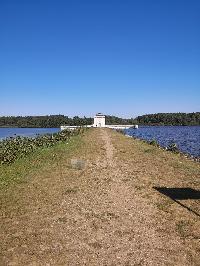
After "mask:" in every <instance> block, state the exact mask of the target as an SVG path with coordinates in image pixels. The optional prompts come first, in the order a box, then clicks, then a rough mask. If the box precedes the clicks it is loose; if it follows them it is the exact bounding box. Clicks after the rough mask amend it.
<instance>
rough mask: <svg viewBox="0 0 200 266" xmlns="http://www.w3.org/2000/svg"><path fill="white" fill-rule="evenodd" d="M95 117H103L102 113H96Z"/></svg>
mask: <svg viewBox="0 0 200 266" xmlns="http://www.w3.org/2000/svg"><path fill="white" fill-rule="evenodd" d="M96 116H104V114H102V113H97V114H96Z"/></svg>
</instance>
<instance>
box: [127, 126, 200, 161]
mask: <svg viewBox="0 0 200 266" xmlns="http://www.w3.org/2000/svg"><path fill="white" fill-rule="evenodd" d="M126 134H128V135H130V136H134V137H137V138H140V139H144V140H148V141H149V140H156V141H157V142H158V143H159V144H160V145H161V146H162V147H167V146H168V145H169V144H171V143H176V144H177V146H178V148H179V149H180V150H181V151H182V152H184V153H188V154H190V155H192V156H195V157H200V126H145V127H142V126H141V127H139V128H138V129H127V130H126Z"/></svg>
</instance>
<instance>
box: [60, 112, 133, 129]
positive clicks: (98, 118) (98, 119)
mask: <svg viewBox="0 0 200 266" xmlns="http://www.w3.org/2000/svg"><path fill="white" fill-rule="evenodd" d="M77 127H79V126H61V127H60V128H61V130H64V129H69V130H74V129H76V128H77ZM84 127H107V128H112V129H128V128H131V127H132V128H138V125H106V117H105V115H103V114H101V113H98V114H96V115H95V116H94V124H93V125H86V126H84Z"/></svg>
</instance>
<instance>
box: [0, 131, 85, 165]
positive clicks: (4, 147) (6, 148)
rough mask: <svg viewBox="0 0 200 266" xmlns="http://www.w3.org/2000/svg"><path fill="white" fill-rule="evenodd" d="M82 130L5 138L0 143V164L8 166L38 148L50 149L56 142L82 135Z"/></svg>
mask: <svg viewBox="0 0 200 266" xmlns="http://www.w3.org/2000/svg"><path fill="white" fill-rule="evenodd" d="M84 130H85V129H84V128H77V129H76V130H73V131H69V130H63V131H61V132H58V133H54V134H46V135H42V136H37V137H35V138H29V137H20V136H17V137H15V138H13V137H11V138H7V139H5V140H2V141H0V164H9V163H12V162H14V161H16V160H17V159H19V158H22V157H24V156H26V155H27V154H29V153H31V152H33V151H34V150H35V149H37V148H39V147H51V146H53V145H55V144H56V143H58V142H65V141H67V140H69V138H70V137H71V136H74V135H78V134H80V133H82V132H83V131H84Z"/></svg>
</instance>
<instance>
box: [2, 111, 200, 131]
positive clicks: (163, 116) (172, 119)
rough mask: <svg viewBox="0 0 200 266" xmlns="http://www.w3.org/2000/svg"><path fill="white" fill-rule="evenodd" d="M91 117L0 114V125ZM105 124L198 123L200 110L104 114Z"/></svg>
mask: <svg viewBox="0 0 200 266" xmlns="http://www.w3.org/2000/svg"><path fill="white" fill-rule="evenodd" d="M92 124H93V118H91V117H89V118H87V117H83V118H82V117H78V116H75V117H73V118H70V117H68V116H64V115H49V116H2V117H0V127H29V128H31V127H38V128H45V127H46V128H47V127H50V128H53V127H55V128H56V127H60V126H61V125H70V126H81V125H92ZM106 124H108V125H111V124H116V125H117V124H118V125H119V124H122V125H123V124H130V125H134V124H139V125H173V126H174V125H183V126H186V125H200V112H197V113H158V114H149V115H142V116H138V117H136V118H135V119H134V118H131V119H124V118H119V117H116V116H109V115H108V116H106Z"/></svg>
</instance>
